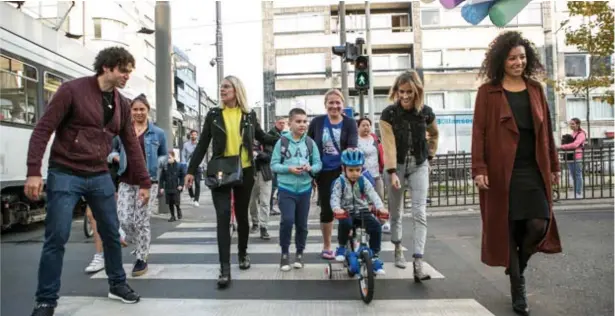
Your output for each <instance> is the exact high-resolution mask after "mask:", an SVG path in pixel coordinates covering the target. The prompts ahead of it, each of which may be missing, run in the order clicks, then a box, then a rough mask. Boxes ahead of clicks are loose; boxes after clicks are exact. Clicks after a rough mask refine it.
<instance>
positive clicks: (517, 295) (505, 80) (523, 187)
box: [472, 31, 562, 315]
mask: <svg viewBox="0 0 615 316" xmlns="http://www.w3.org/2000/svg"><path fill="white" fill-rule="evenodd" d="M542 70H543V66H542V65H541V64H540V58H539V56H538V54H537V52H536V49H535V48H534V46H533V44H532V43H531V42H529V41H528V40H527V39H525V38H523V37H522V36H521V34H520V33H519V32H514V31H513V32H505V33H502V34H500V35H499V36H498V37H497V38H496V39H495V40H493V42H492V43H491V45H490V47H489V50H488V52H487V54H486V58H485V61H484V62H483V65H482V69H481V72H480V75H481V77H483V78H484V79H486V80H485V82H486V83H485V84H483V85H482V86H481V87H480V88H479V90H478V94H477V97H476V105H475V110H474V124H473V129H472V177H473V178H474V182H475V184H476V185H477V186H478V187H479V189H480V209H481V217H482V224H483V234H482V253H481V260H482V261H483V262H484V263H485V264H487V265H489V266H502V267H506V268H507V269H506V273H507V274H509V276H510V285H511V296H512V307H513V310H514V311H515V312H516V313H518V314H521V315H529V307H528V303H527V297H526V291H525V278H524V276H523V272H524V270H525V268H526V267H527V263H528V260H529V259H530V256H531V255H532V254H534V253H535V252H537V251H539V252H544V253H558V252H561V251H562V248H561V245H560V241H559V234H558V231H557V225H556V222H555V217H554V215H553V208H552V206H553V204H552V196H551V189H550V188H551V183H552V182H553V181H558V179H559V172H560V167H559V161H558V155H557V151H556V149H555V142H554V140H553V133H552V132H551V131H552V129H551V126H552V124H551V119H550V115H549V108H548V105H547V101H546V98H545V94H544V92H543V88H542V86H541V85H540V83H539V82H537V81H535V80H534V79H532V77H534V76H535V75H537V74H538V73H539V72H541V71H542Z"/></svg>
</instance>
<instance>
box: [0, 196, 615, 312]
mask: <svg viewBox="0 0 615 316" xmlns="http://www.w3.org/2000/svg"><path fill="white" fill-rule="evenodd" d="M200 202H201V203H200V204H201V206H199V207H194V206H191V205H189V199H188V198H187V196H186V197H184V199H183V201H182V204H183V212H184V219H182V220H181V221H177V222H174V223H169V222H167V220H166V219H168V214H159V215H153V216H152V245H151V250H150V257H149V265H150V267H149V272H148V273H147V274H146V275H144V276H142V277H139V278H132V277H130V276H129V280H128V282H129V283H130V285H131V286H132V287H133V288H134V289H135V290H136V291H137V292H138V293H139V294H140V295H141V296H142V300H141V302H139V303H138V304H133V305H128V304H122V303H119V302H116V301H111V300H109V299H107V298H106V294H107V281H106V279H105V273H104V271H101V272H98V273H96V274H90V275H88V274H86V273H85V272H83V269H84V268H85V267H86V266H87V265H88V263H89V261H90V260H91V259H92V255H93V251H94V249H93V248H94V246H93V243H92V240H91V239H88V238H85V236H84V234H83V231H82V223H83V222H82V219H76V220H75V221H74V222H73V231H72V235H71V238H70V240H69V243H68V244H67V247H66V253H65V257H64V269H63V276H62V288H61V291H60V296H61V299H60V301H59V306H58V308H57V310H56V315H63V316H81V315H86V316H96V315H151V316H157V315H164V316H173V315H244V314H247V315H268V316H276V315H306V316H307V315H349V314H350V313H353V314H358V313H360V314H362V315H376V314H378V315H467V316H487V315H504V316H506V315H515V314H514V313H513V312H512V310H511V308H510V295H509V283H508V279H507V277H506V276H505V275H504V272H503V269H502V268H493V267H488V266H485V265H484V264H482V263H481V262H480V245H481V240H480V234H481V226H480V225H481V221H480V216H479V215H478V214H477V213H476V210H474V208H475V207H465V210H464V209H463V208H461V209H448V210H447V209H443V208H438V209H435V208H434V209H432V208H430V209H428V214H430V216H431V218H430V219H429V231H428V240H427V248H426V254H425V262H426V263H427V264H426V269H427V271H428V272H429V273H430V274H431V275H432V277H433V279H432V280H430V281H426V282H424V283H422V284H417V283H414V282H413V281H412V269H411V268H408V269H405V270H402V269H397V268H395V267H393V266H392V265H391V264H390V263H391V262H392V260H393V253H392V251H391V250H392V245H391V243H390V242H389V236H388V235H383V243H382V246H383V249H384V250H383V252H382V256H381V257H382V259H383V260H384V261H385V263H386V265H385V268H386V275H383V276H378V277H377V280H376V282H375V298H374V301H372V303H371V304H369V305H365V304H364V303H363V302H362V301H361V300H360V296H359V290H358V284H357V283H358V282H357V281H356V280H353V279H351V278H349V277H348V276H347V275H346V273H345V272H344V271H338V272H336V273H335V274H334V277H333V279H332V280H329V279H328V277H327V276H326V275H325V267H326V262H324V261H323V260H322V259H320V258H318V253H319V252H320V250H321V245H320V242H321V239H320V237H319V236H320V234H319V232H318V228H319V225H318V211H317V209H316V207H315V206H314V208H313V211H311V212H310V213H311V214H310V224H309V229H310V234H309V237H308V245H307V248H306V256H305V261H306V267H305V268H304V269H303V270H294V271H291V272H281V271H279V268H278V264H279V259H280V257H279V246H278V238H277V237H272V239H271V240H269V241H264V240H261V239H259V238H258V236H257V235H251V237H250V245H249V248H248V251H249V253H250V257H251V260H252V267H251V269H249V270H247V271H240V270H238V269H237V265H236V264H237V258H236V246H235V244H236V239H234V242H233V248H232V250H233V255H232V259H231V260H232V264H233V267H232V269H233V271H232V277H233V283H232V284H231V286H230V288H228V289H225V290H218V289H217V288H216V278H217V275H218V270H217V269H218V254H217V246H216V237H215V226H216V224H215V215H214V211H213V206H212V205H211V196H210V194H209V192H207V191H205V192H204V193H203V194H202V198H201V201H200ZM608 202H609V201H608V200H600V201H597V200H593V201H587V200H583V201H582V203H574V204H571V203H564V204H558V206H557V207H556V213H557V216H558V217H557V218H558V226H559V229H560V235H561V236H560V237H561V239H562V243H563V248H564V252H563V253H561V254H555V255H544V254H537V255H536V256H534V257H533V258H532V260H531V261H530V266H529V268H528V270H527V273H526V277H527V282H528V288H527V289H528V298H529V301H530V306H531V307H532V310H533V312H532V314H533V315H546V316H555V315H613V312H614V311H613V297H614V291H613V279H614V273H613V267H614V262H613V203H612V201H611V203H610V204H609V203H608ZM609 205H610V206H609ZM269 221H270V228H269V229H270V234H272V236H277V235H278V234H277V229H278V227H279V223H278V222H279V217H271V218H270V220H269ZM411 228H412V223H411V221H410V220H404V230H405V231H406V232H409V231H411ZM43 234H44V230H43V225H41V224H38V225H36V224H35V225H31V226H29V227H27V228H24V229H21V230H17V231H12V232H8V233H5V234H3V235H2V244H1V246H2V248H1V251H2V252H1V254H2V256H1V267H2V270H1V280H2V284H1V291H2V292H1V293H2V296H1V302H0V303H1V304H0V314H2V315H29V313H30V311H31V308H32V306H33V297H34V292H35V289H36V275H37V268H38V260H39V257H40V251H41V246H42V241H43ZM334 244H335V243H334ZM403 245H404V246H405V247H406V248H411V247H412V239H411V237H410V235H409V234H407V233H406V237H405V238H404V242H403ZM293 247H294V246H291V252H292V251H293V249H294V248H293ZM130 251H131V249H130V248H126V249H124V253H123V255H124V263H125V268H126V270H127V271H128V272H129V271H130V270H131V268H132V266H131V264H132V262H133V260H134V258H133V257H132V256H131V255H130ZM406 254H407V256H408V257H410V252H406ZM128 275H130V274H128ZM255 313H256V314H255Z"/></svg>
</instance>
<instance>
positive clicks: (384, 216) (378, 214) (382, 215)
mask: <svg viewBox="0 0 615 316" xmlns="http://www.w3.org/2000/svg"><path fill="white" fill-rule="evenodd" d="M363 211H366V210H365V209H361V210H359V212H363ZM370 211H371V213H372V214H374V215H375V216H376V217H377V218H379V219H384V220H386V219H389V213H382V212H380V211H379V210H377V209H375V208H370ZM349 216H350V212H348V211H347V210H344V213H343V214H335V212H334V213H333V217H334V218H335V219H338V220H339V219H346V218H348V217H349Z"/></svg>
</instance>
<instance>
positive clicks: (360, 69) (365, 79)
mask: <svg viewBox="0 0 615 316" xmlns="http://www.w3.org/2000/svg"><path fill="white" fill-rule="evenodd" d="M369 85H370V82H369V56H358V57H357V58H356V59H355V61H354V88H355V89H356V90H362V91H365V90H367V89H369Z"/></svg>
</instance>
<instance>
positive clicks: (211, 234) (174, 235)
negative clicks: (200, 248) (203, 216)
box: [158, 229, 337, 239]
mask: <svg viewBox="0 0 615 316" xmlns="http://www.w3.org/2000/svg"><path fill="white" fill-rule="evenodd" d="M268 232H269V236H270V237H280V230H278V229H269V230H268ZM332 233H333V234H332V236H337V230H334V231H333V232H332ZM216 234H217V233H216V232H215V231H172V232H166V233H164V234H162V235H160V236H158V239H180V238H186V239H190V238H216V237H217V235H216ZM251 236H260V235H259V233H258V232H257V233H256V235H254V234H253V235H251ZM292 236H293V237H294V236H295V230H294V229H293V231H292ZM311 236H322V232H321V231H320V229H309V230H308V237H311ZM233 237H237V233H235V234H233Z"/></svg>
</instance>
